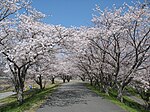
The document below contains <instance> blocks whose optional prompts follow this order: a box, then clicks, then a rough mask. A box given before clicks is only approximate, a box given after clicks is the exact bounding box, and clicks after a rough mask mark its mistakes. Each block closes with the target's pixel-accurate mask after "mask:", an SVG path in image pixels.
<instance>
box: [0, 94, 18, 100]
mask: <svg viewBox="0 0 150 112" xmlns="http://www.w3.org/2000/svg"><path fill="white" fill-rule="evenodd" d="M13 94H16V93H15V92H4V93H0V99H3V98H6V97H8V96H11V95H13Z"/></svg>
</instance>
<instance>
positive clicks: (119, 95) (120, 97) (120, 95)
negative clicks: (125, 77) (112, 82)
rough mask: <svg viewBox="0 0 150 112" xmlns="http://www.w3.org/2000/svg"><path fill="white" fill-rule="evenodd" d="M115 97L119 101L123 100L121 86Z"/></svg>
mask: <svg viewBox="0 0 150 112" xmlns="http://www.w3.org/2000/svg"><path fill="white" fill-rule="evenodd" d="M117 98H118V100H119V101H120V102H123V88H122V87H120V88H119V89H118V96H117Z"/></svg>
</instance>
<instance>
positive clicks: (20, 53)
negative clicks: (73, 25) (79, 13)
mask: <svg viewBox="0 0 150 112" xmlns="http://www.w3.org/2000/svg"><path fill="white" fill-rule="evenodd" d="M43 17H45V15H44V14H43V13H41V12H38V11H37V10H35V9H34V8H32V7H31V1H30V0H2V1H1V2H0V53H1V57H3V61H5V64H4V65H5V67H4V71H5V73H6V74H7V76H6V77H8V78H10V79H11V80H12V83H13V85H14V87H15V90H16V93H17V99H18V101H19V103H20V104H22V103H23V100H24V98H23V92H24V83H25V80H26V79H27V78H31V79H33V80H35V82H36V83H37V84H38V85H39V86H40V88H41V89H43V88H44V87H45V84H46V83H45V81H44V82H43V79H44V78H45V79H48V78H49V79H51V80H53V83H54V78H55V76H58V75H60V73H62V72H61V71H60V70H59V69H61V68H62V67H61V66H60V67H58V66H56V65H57V64H59V62H58V61H57V60H58V59H57V58H56V57H57V55H58V54H59V51H60V49H61V48H60V44H61V43H63V41H64V40H63V38H64V37H65V36H67V33H68V31H67V30H66V29H65V28H64V27H62V26H60V25H55V26H54V25H48V24H45V23H43V22H41V20H42V18H43ZM1 59H2V58H1ZM62 66H63V65H62ZM67 79H68V76H67Z"/></svg>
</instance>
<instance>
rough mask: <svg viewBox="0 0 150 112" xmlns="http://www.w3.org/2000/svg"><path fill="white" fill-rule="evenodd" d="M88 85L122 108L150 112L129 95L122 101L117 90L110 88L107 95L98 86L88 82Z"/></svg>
mask: <svg viewBox="0 0 150 112" xmlns="http://www.w3.org/2000/svg"><path fill="white" fill-rule="evenodd" d="M86 86H87V87H88V88H89V89H91V90H92V91H94V92H95V93H97V94H98V95H99V96H101V97H103V98H105V99H108V100H110V101H111V102H112V103H114V104H116V105H118V106H120V107H121V108H122V109H124V110H126V111H128V112H150V111H148V110H145V108H144V106H142V105H140V104H138V103H136V102H134V101H133V100H131V99H130V98H128V96H124V97H123V99H124V103H121V102H120V101H119V100H118V99H117V91H115V90H110V92H109V96H108V95H106V94H105V93H103V92H100V91H99V90H98V89H97V88H95V87H93V86H91V85H90V84H86Z"/></svg>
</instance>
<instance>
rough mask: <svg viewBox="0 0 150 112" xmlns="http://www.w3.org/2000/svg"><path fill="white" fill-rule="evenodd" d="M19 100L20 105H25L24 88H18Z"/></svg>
mask: <svg viewBox="0 0 150 112" xmlns="http://www.w3.org/2000/svg"><path fill="white" fill-rule="evenodd" d="M17 99H18V102H19V104H23V101H24V97H23V88H18V92H17Z"/></svg>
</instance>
